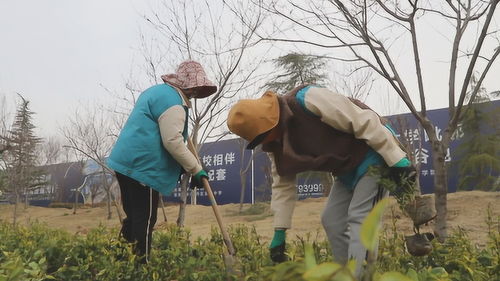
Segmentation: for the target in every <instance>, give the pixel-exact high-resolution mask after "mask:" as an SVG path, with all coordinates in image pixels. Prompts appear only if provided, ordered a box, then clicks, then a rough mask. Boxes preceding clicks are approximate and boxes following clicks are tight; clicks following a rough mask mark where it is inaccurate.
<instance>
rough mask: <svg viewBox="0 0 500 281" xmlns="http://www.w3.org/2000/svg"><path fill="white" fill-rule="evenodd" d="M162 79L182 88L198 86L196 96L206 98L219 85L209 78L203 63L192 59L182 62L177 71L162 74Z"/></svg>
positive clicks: (215, 90)
mask: <svg viewBox="0 0 500 281" xmlns="http://www.w3.org/2000/svg"><path fill="white" fill-rule="evenodd" d="M161 79H162V80H163V82H165V83H168V84H172V85H173V86H175V87H178V88H179V89H182V90H186V89H193V88H196V89H197V90H198V95H197V96H196V98H206V97H208V96H210V95H212V94H214V93H215V92H217V86H215V85H214V84H213V83H212V81H210V80H208V77H207V74H206V73H205V70H203V67H202V66H201V64H200V63H199V62H196V61H192V60H188V61H185V62H182V63H181V64H179V67H177V71H176V72H175V73H173V74H166V75H162V76H161Z"/></svg>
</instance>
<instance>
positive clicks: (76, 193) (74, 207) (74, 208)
mask: <svg viewBox="0 0 500 281" xmlns="http://www.w3.org/2000/svg"><path fill="white" fill-rule="evenodd" d="M76 205H78V189H77V188H75V205H74V206H73V215H75V214H76Z"/></svg>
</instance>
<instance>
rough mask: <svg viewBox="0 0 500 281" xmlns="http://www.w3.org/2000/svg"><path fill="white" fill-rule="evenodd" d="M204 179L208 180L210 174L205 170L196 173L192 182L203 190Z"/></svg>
mask: <svg viewBox="0 0 500 281" xmlns="http://www.w3.org/2000/svg"><path fill="white" fill-rule="evenodd" d="M202 178H206V179H207V180H208V174H207V172H205V170H203V169H202V170H201V171H199V172H198V173H196V174H195V175H193V177H192V180H191V181H192V183H193V184H194V186H196V187H199V188H202V187H203V182H202Z"/></svg>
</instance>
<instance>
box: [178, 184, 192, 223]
mask: <svg viewBox="0 0 500 281" xmlns="http://www.w3.org/2000/svg"><path fill="white" fill-rule="evenodd" d="M189 178H190V177H189V176H186V175H184V176H182V180H181V204H180V205H179V216H178V217H177V226H178V227H184V218H185V217H186V200H187V185H188V181H189Z"/></svg>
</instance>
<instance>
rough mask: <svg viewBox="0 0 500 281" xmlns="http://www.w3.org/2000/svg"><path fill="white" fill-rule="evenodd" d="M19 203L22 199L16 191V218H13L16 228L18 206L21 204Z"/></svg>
mask: <svg viewBox="0 0 500 281" xmlns="http://www.w3.org/2000/svg"><path fill="white" fill-rule="evenodd" d="M19 201H21V200H20V198H19V193H18V192H17V190H16V202H15V203H14V204H15V205H14V217H13V220H12V225H14V226H16V222H17V205H18V204H19Z"/></svg>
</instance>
